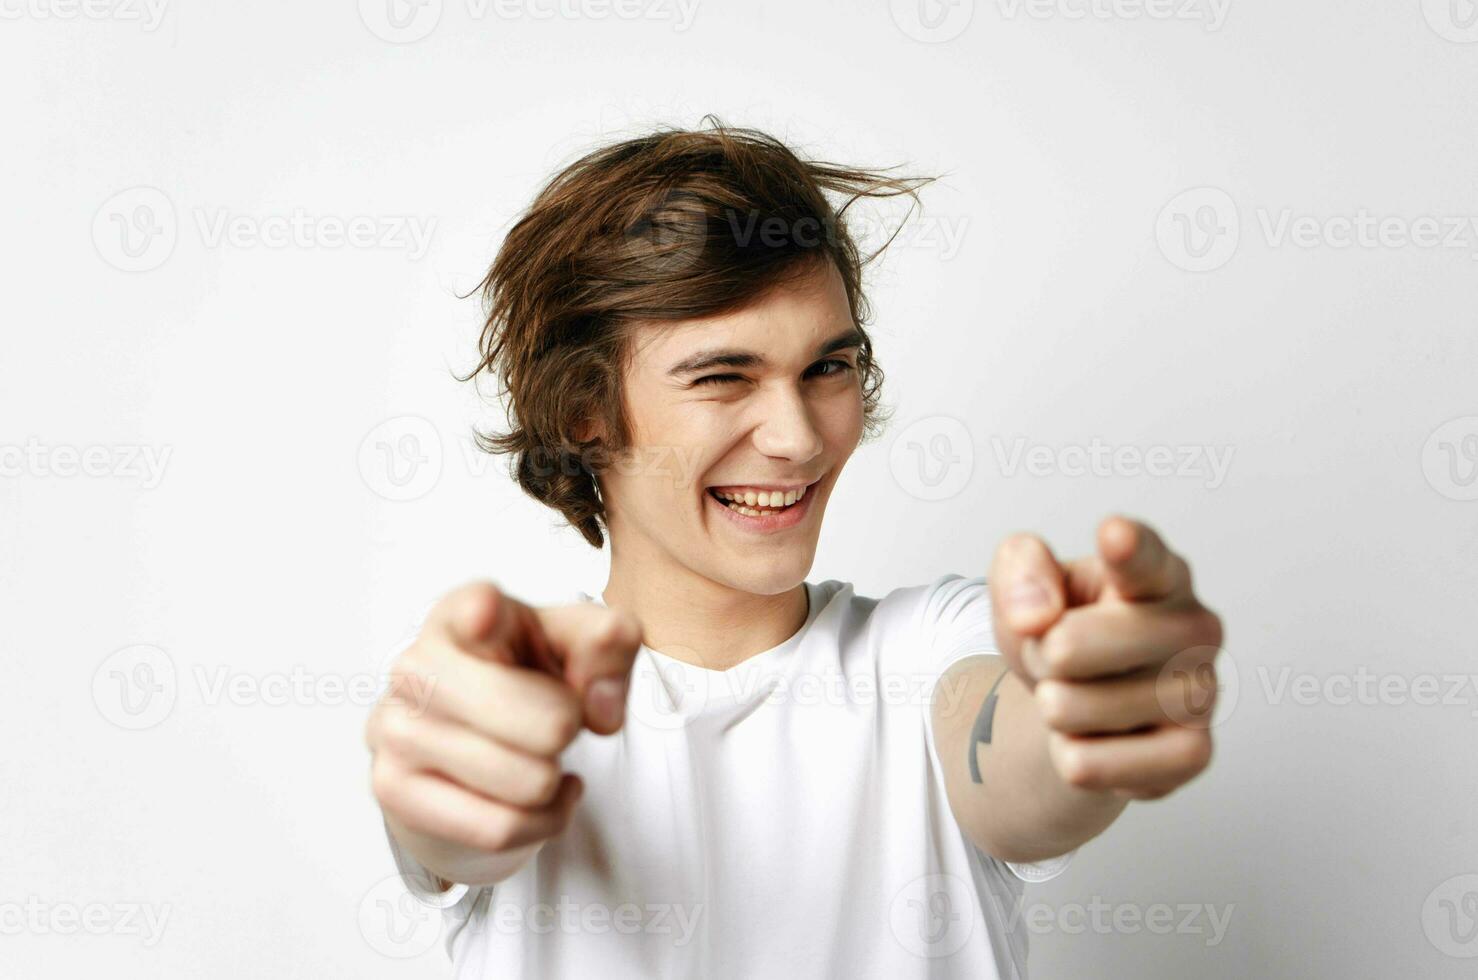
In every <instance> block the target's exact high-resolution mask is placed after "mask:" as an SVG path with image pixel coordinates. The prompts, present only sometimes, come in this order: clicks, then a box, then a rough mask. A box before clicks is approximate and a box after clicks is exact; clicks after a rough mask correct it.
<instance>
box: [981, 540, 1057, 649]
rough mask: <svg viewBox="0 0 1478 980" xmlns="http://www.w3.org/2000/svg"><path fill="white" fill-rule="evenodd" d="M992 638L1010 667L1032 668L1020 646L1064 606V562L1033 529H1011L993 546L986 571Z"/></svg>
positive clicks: (1028, 642) (1034, 637)
mask: <svg viewBox="0 0 1478 980" xmlns="http://www.w3.org/2000/svg"><path fill="white" fill-rule="evenodd" d="M987 581H988V582H989V583H990V597H991V609H992V612H993V619H994V622H995V631H996V642H997V643H998V644H999V646H1000V649H1001V654H1002V656H1004V657H1005V658H1006V662H1007V663H1009V664H1010V665H1011V667H1012V669H1013V670H1015V671H1016V672H1017V673H1018V674H1020V675H1022V676H1023V677H1028V678H1030V677H1032V672H1031V671H1030V670H1029V669H1026V667H1025V666H1024V664H1023V656H1022V655H1023V651H1024V650H1025V649H1026V648H1027V647H1029V646H1030V645H1033V644H1035V642H1036V640H1037V638H1038V637H1040V636H1041V635H1042V634H1043V633H1045V632H1046V631H1047V629H1048V627H1050V626H1051V625H1052V624H1053V623H1055V622H1056V621H1057V619H1058V617H1059V616H1061V615H1062V613H1063V610H1064V609H1065V608H1066V607H1067V599H1066V583H1065V579H1064V573H1063V569H1062V566H1061V565H1060V564H1059V563H1058V561H1057V558H1056V557H1055V556H1054V555H1053V554H1052V549H1051V548H1049V547H1047V543H1046V542H1045V541H1043V540H1042V539H1041V538H1039V537H1037V536H1036V535H1034V534H1013V535H1012V536H1011V537H1009V538H1007V539H1006V540H1005V541H1003V542H1001V546H1000V547H999V548H997V549H996V556H995V559H994V560H993V561H992V562H991V568H990V574H989V575H988V576H987Z"/></svg>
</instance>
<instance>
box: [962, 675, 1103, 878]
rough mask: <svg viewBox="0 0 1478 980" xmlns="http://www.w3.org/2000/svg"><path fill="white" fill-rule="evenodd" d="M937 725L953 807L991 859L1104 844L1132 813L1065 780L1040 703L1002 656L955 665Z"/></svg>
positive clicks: (1028, 857) (1033, 856) (1025, 858)
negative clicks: (1107, 833)
mask: <svg viewBox="0 0 1478 980" xmlns="http://www.w3.org/2000/svg"><path fill="white" fill-rule="evenodd" d="M933 723H934V737H935V747H936V749H937V750H938V752H939V756H940V761H941V763H942V764H943V766H944V776H945V783H946V786H947V787H948V791H949V802H950V807H951V809H952V810H953V812H954V815H955V818H956V820H958V822H959V824H960V826H961V828H962V829H963V830H964V831H965V833H966V835H967V836H968V837H969V838H970V839H971V840H972V841H973V842H974V843H975V844H976V846H978V847H980V848H981V850H983V851H985V852H986V853H988V854H992V855H994V856H995V857H997V858H1000V859H1002V860H1006V861H1023V862H1025V861H1039V860H1044V859H1046V858H1049V857H1055V856H1057V855H1059V854H1064V853H1066V852H1068V851H1070V850H1072V849H1073V848H1075V847H1077V846H1079V845H1080V844H1083V843H1084V842H1086V841H1089V840H1091V839H1093V838H1094V837H1096V836H1098V835H1099V834H1100V833H1102V832H1103V831H1104V829H1105V828H1107V827H1108V826H1109V824H1111V823H1113V821H1114V820H1115V818H1117V817H1118V815H1119V814H1120V813H1121V812H1122V811H1123V809H1124V806H1125V804H1126V802H1127V801H1126V800H1125V799H1124V798H1123V797H1121V796H1119V795H1117V794H1115V793H1112V792H1098V791H1091V790H1086V789H1080V788H1078V787H1076V786H1073V785H1071V784H1069V783H1068V782H1066V781H1065V780H1064V779H1063V778H1062V776H1061V775H1059V773H1058V771H1057V768H1056V767H1055V766H1054V765H1053V763H1052V757H1051V753H1050V746H1049V735H1050V730H1049V729H1048V727H1047V725H1046V723H1045V722H1044V721H1043V719H1042V716H1041V713H1040V711H1039V710H1038V708H1037V704H1036V701H1035V700H1034V699H1033V698H1032V695H1031V692H1030V691H1029V690H1028V689H1027V687H1026V685H1025V684H1023V683H1022V682H1021V680H1020V679H1018V678H1017V677H1016V675H1015V674H1013V673H1010V672H1009V671H1008V670H1007V667H1006V663H1005V661H1004V660H1002V659H1001V658H1000V657H993V656H981V657H971V658H969V659H967V660H963V661H960V662H959V663H957V664H955V665H954V666H953V667H952V668H951V669H950V670H949V671H948V672H947V673H946V675H945V677H944V679H943V680H942V681H941V684H940V688H939V690H938V691H937V696H936V699H935V705H934V717H933Z"/></svg>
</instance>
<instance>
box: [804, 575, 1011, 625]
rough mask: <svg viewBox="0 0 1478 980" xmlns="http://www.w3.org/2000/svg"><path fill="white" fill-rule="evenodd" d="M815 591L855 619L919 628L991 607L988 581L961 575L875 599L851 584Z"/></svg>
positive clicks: (823, 586)
mask: <svg viewBox="0 0 1478 980" xmlns="http://www.w3.org/2000/svg"><path fill="white" fill-rule="evenodd" d="M816 588H817V589H819V590H821V592H822V595H824V596H826V601H827V602H829V603H830V604H841V605H844V606H846V607H847V608H848V611H849V612H851V613H852V614H853V615H857V616H861V617H864V618H870V619H874V620H878V621H879V622H886V623H888V624H893V623H897V622H904V623H907V624H909V625H912V626H918V627H922V626H926V625H928V624H930V623H936V622H942V621H943V622H947V621H950V620H952V619H954V618H956V617H958V616H960V615H962V614H966V613H969V612H971V611H973V610H974V609H975V608H977V607H979V606H980V605H981V604H982V603H984V604H985V605H986V606H987V607H988V606H989V604H990V592H989V590H988V589H987V588H986V584H985V577H984V576H980V575H977V576H974V577H968V576H965V575H961V574H959V573H958V572H946V573H944V574H942V575H939V576H937V577H935V578H933V579H931V580H929V581H928V582H922V583H919V584H917V585H903V586H898V587H896V588H893V589H890V590H889V591H887V592H884V593H883V594H882V595H880V596H875V597H874V596H867V595H860V594H858V593H857V592H856V590H855V589H854V588H853V586H852V583H850V582H836V581H831V580H828V581H826V582H822V583H820V584H819V585H818V586H816Z"/></svg>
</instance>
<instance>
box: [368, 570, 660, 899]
mask: <svg viewBox="0 0 1478 980" xmlns="http://www.w3.org/2000/svg"><path fill="white" fill-rule="evenodd" d="M640 645H641V629H640V627H639V625H638V624H637V622H636V620H635V619H633V618H632V617H631V616H630V615H628V614H626V613H623V612H619V611H616V610H611V609H607V608H604V607H602V606H599V605H597V604H595V603H579V604H575V605H569V606H561V607H556V608H549V609H535V608H531V607H530V606H527V605H525V604H524V603H522V602H519V601H518V600H517V599H514V598H513V597H511V596H509V595H507V594H506V593H504V592H502V591H500V590H499V589H498V588H497V587H496V586H494V585H491V584H489V583H475V584H471V585H467V586H464V587H462V588H460V589H457V590H456V591H454V592H452V593H450V594H449V595H447V596H446V597H445V598H443V599H442V600H441V601H440V602H439V603H437V605H436V606H435V608H433V609H432V611H431V613H430V615H429V616H428V617H427V619H426V622H425V625H424V626H423V628H422V630H421V633H420V635H419V636H418V637H417V638H416V640H415V642H414V643H412V644H411V646H410V647H409V648H407V649H406V650H405V651H404V652H403V653H402V654H401V655H400V657H399V659H398V660H397V661H396V662H395V666H394V668H393V669H392V672H391V683H390V687H389V689H388V690H387V691H386V694H385V696H384V697H383V698H382V699H381V700H380V703H379V704H377V705H376V706H375V708H374V711H373V712H372V713H371V715H370V719H369V723H368V725H367V726H366V730H365V740H366V742H367V743H368V745H369V748H370V751H371V752H372V753H373V754H374V760H373V764H372V781H371V782H372V786H373V789H374V794H375V797H376V798H377V799H378V800H379V802H380V806H381V808H382V809H383V810H384V813H385V820H386V823H387V825H388V826H389V828H390V831H391V833H393V834H394V835H395V838H396V840H397V841H398V842H399V843H400V844H401V846H402V847H403V848H405V849H406V850H407V851H409V852H410V853H411V854H412V855H413V856H414V857H415V858H416V859H417V860H418V861H420V862H421V863H422V864H423V865H425V866H426V867H427V868H429V869H431V870H432V871H433V872H435V873H436V874H437V875H439V876H441V877H442V878H444V879H446V880H448V881H463V882H468V883H470V884H489V883H491V882H493V881H496V880H501V879H502V878H504V877H506V876H507V875H509V874H511V873H512V872H513V871H514V870H516V869H517V867H518V866H519V865H520V864H521V863H522V862H523V860H525V859H526V858H527V857H529V856H530V855H531V854H532V853H533V852H534V851H535V850H537V847H538V845H539V844H540V843H542V842H543V841H545V840H547V839H549V838H550V837H553V836H555V835H557V834H559V833H560V832H561V831H562V830H564V828H565V826H566V825H567V824H568V822H569V819H570V815H571V813H572V811H573V809H574V806H575V804H576V802H577V801H578V799H579V796H580V792H581V784H580V780H579V778H578V777H577V776H575V775H573V774H568V773H565V772H563V770H562V769H561V767H560V754H561V753H562V752H563V751H564V749H565V747H566V746H568V745H569V744H570V742H571V741H573V740H574V738H575V736H576V735H577V734H579V732H580V730H581V728H582V727H586V728H589V729H590V730H591V731H593V732H596V733H597V734H601V735H607V734H611V733H613V732H615V731H617V730H618V729H619V728H620V727H621V722H622V718H623V715H624V713H625V705H626V690H627V683H628V679H629V675H630V673H631V666H632V662H633V660H634V659H635V656H636V652H637V649H638V648H639V647H640Z"/></svg>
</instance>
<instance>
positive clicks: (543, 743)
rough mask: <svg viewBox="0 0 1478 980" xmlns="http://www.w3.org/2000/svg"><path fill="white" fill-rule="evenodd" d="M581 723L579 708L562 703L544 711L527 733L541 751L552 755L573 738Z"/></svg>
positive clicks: (577, 732)
mask: <svg viewBox="0 0 1478 980" xmlns="http://www.w3.org/2000/svg"><path fill="white" fill-rule="evenodd" d="M581 723H582V718H581V715H580V712H579V709H577V708H574V707H572V706H570V705H563V704H562V705H559V706H558V707H552V708H550V709H549V710H548V711H546V712H544V714H543V715H542V716H541V717H540V718H539V719H538V721H537V722H535V724H534V725H533V727H532V729H531V731H530V733H529V734H530V737H531V738H532V739H533V741H534V742H535V743H536V744H537V747H538V750H539V751H540V752H541V753H544V754H549V755H552V754H554V753H556V752H558V751H560V750H561V749H563V748H564V747H565V746H566V745H569V744H570V743H571V742H573V741H574V740H575V736H576V735H578V734H579V733H580V725H581Z"/></svg>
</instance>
